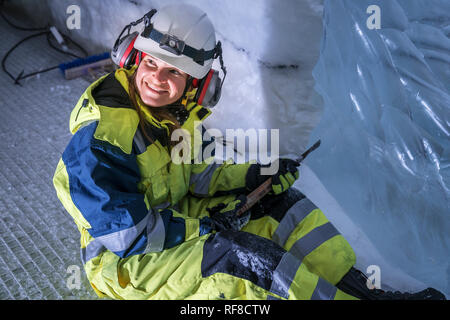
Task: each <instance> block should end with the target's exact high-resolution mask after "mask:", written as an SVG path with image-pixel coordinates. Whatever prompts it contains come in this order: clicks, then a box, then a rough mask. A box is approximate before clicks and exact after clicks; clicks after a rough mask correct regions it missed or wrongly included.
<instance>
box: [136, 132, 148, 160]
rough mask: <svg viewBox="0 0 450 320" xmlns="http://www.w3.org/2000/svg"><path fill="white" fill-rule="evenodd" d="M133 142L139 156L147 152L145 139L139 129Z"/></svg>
mask: <svg viewBox="0 0 450 320" xmlns="http://www.w3.org/2000/svg"><path fill="white" fill-rule="evenodd" d="M133 142H134V143H135V144H136V148H137V150H138V152H139V154H141V153H144V152H145V150H147V147H146V145H145V141H144V137H143V136H142V133H141V130H140V129H139V128H138V129H137V130H136V133H135V135H134V137H133Z"/></svg>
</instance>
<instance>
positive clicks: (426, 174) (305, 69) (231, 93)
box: [14, 0, 450, 295]
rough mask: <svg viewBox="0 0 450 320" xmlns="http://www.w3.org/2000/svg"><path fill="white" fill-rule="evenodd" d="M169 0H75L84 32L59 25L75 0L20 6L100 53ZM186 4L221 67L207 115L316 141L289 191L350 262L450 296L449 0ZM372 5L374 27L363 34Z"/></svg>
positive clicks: (19, 0)
mask: <svg viewBox="0 0 450 320" xmlns="http://www.w3.org/2000/svg"><path fill="white" fill-rule="evenodd" d="M173 2H178V1H176V0H170V1H168V0H153V1H145V0H132V1H131V0H130V1H126V0H109V1H107V3H106V2H104V1H99V0H97V1H91V0H79V1H77V2H76V5H78V6H79V7H80V9H81V29H79V30H77V29H74V30H68V29H67V26H66V19H67V18H68V16H69V14H67V13H66V10H67V8H68V7H69V6H70V5H72V4H73V3H72V1H71V0H57V1H56V0H53V1H52V0H45V1H44V0H40V1H39V4H37V3H32V2H29V1H26V0H15V1H14V5H16V6H20V7H21V10H23V13H24V15H25V14H26V15H28V16H30V17H31V18H32V19H34V21H35V24H37V25H42V24H43V23H44V21H46V19H49V21H51V22H52V23H53V24H55V25H56V26H57V27H58V29H59V30H61V31H63V32H64V33H66V34H68V35H70V36H71V37H72V38H73V39H74V40H76V41H78V42H80V43H81V44H83V45H84V46H85V47H86V48H89V53H90V54H98V53H101V52H103V51H107V50H109V48H111V46H112V45H113V43H114V41H115V39H116V37H117V36H118V34H119V33H120V31H121V30H122V28H123V27H124V26H125V25H126V24H128V23H129V22H130V21H133V20H136V19H138V18H140V17H141V16H142V15H143V14H144V13H146V12H147V11H149V10H150V9H151V8H153V7H155V8H157V9H158V8H160V7H161V6H162V5H163V4H168V3H173ZM185 2H186V3H192V4H194V5H197V6H199V7H201V8H202V9H203V10H204V11H205V12H206V13H207V14H208V16H209V17H210V18H211V20H212V21H213V24H214V25H215V27H216V29H217V40H220V41H221V42H222V46H223V51H224V62H225V65H226V67H227V71H228V74H227V78H226V81H225V85H224V88H223V92H222V98H221V100H220V102H219V104H218V105H217V106H216V107H214V109H213V115H212V116H211V117H210V118H208V119H207V120H206V122H205V123H206V125H207V126H208V127H209V128H217V129H219V130H220V131H221V132H223V133H225V131H226V129H238V128H241V129H243V130H247V129H279V136H280V146H279V152H280V154H281V155H283V156H294V155H299V154H300V153H301V152H303V151H304V150H305V149H306V148H307V147H308V146H310V145H311V144H312V143H314V142H315V141H316V140H317V139H319V138H320V139H322V145H321V147H320V148H319V149H318V150H316V151H315V152H314V153H312V154H311V155H310V156H309V158H308V159H307V160H306V161H305V163H304V164H303V165H302V166H301V172H300V179H299V181H297V183H296V184H295V187H297V188H299V189H300V190H301V191H302V192H303V193H304V194H305V195H307V196H308V197H309V198H310V199H311V200H312V201H313V202H314V203H315V204H316V205H317V206H318V207H320V208H321V209H322V210H323V211H324V213H325V214H326V215H327V217H328V218H329V220H331V221H332V222H333V224H334V225H335V226H336V227H337V228H338V229H339V230H340V231H341V233H343V234H344V236H345V237H346V238H347V239H348V241H349V242H350V244H351V245H352V246H353V248H354V249H355V252H356V254H357V257H358V261H357V267H358V268H359V269H360V270H362V271H364V272H365V271H366V269H367V267H368V266H370V265H377V266H380V269H381V272H382V279H381V281H382V285H383V286H384V287H387V288H394V289H398V290H403V291H415V290H418V289H421V288H424V287H426V286H433V287H436V288H438V289H440V290H442V291H443V292H445V293H446V294H447V295H449V294H450V285H449V281H450V280H449V278H450V275H449V273H450V266H449V260H448V256H449V237H448V233H449V225H448V221H449V220H448V218H447V219H446V215H448V212H449V210H448V203H449V191H448V168H449V166H448V155H449V153H448V146H449V144H448V124H449V120H448V114H449V112H448V106H449V105H450V104H449V103H448V102H449V101H448V90H449V85H450V81H448V78H449V75H450V71H449V67H448V61H449V60H448V52H449V50H448V49H449V44H448V41H449V40H448V35H449V33H450V29H449V16H448V12H450V10H449V9H450V8H448V1H447V2H446V1H445V0H434V1H425V0H414V1H400V0H392V1H381V0H373V1H366V0H364V1H359V0H358V1H356V0H354V1H349V0H343V1H335V2H333V1H325V9H324V3H323V2H322V1H321V0H301V1H299V0H283V1H277V0H260V1H242V0H239V1H238V0H227V1H221V2H217V1H213V0H189V1H185ZM372 4H377V5H378V6H380V7H381V17H382V23H381V26H382V29H380V30H370V31H373V32H369V31H368V30H367V28H366V24H365V23H366V19H367V17H368V16H369V15H368V14H367V13H366V8H367V7H368V6H369V5H372ZM324 10H325V13H326V15H325V18H326V19H325V20H324V21H323V19H322V14H323V11H324ZM323 35H326V37H325V38H322V37H323ZM321 41H323V42H322V47H321ZM319 57H320V59H319ZM214 68H216V69H217V70H220V67H219V64H218V62H217V61H216V62H215V64H214ZM313 70H314V72H313ZM400 71H401V72H400ZM30 81H32V80H30ZM50 91H51V92H53V93H58V94H60V95H66V93H70V88H68V87H67V86H66V85H65V84H59V85H56V86H53V87H51V88H50ZM73 99H75V100H74V103H75V102H76V99H78V97H74V98H73ZM411 119H413V120H411ZM65 138H66V139H68V138H69V137H68V136H67V137H65ZM59 140H61V139H59ZM251 157H252V156H251ZM384 287H383V288H384Z"/></svg>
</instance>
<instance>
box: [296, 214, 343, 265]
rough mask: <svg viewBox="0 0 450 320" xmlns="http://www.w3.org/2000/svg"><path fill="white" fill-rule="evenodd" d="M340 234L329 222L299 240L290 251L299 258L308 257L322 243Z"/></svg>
mask: <svg viewBox="0 0 450 320" xmlns="http://www.w3.org/2000/svg"><path fill="white" fill-rule="evenodd" d="M339 234H340V233H339V231H337V230H336V228H335V227H334V226H333V225H332V224H331V222H327V223H325V224H323V225H321V226H320V227H317V228H315V229H313V230H311V231H310V232H309V233H308V234H306V235H305V236H304V237H302V238H300V239H298V240H297V241H296V242H295V243H294V245H293V246H292V248H291V249H290V250H289V251H290V252H292V254H294V255H295V256H297V257H301V258H303V257H306V256H307V255H308V254H309V253H311V252H312V251H313V250H314V249H316V248H317V247H318V246H320V245H321V244H322V243H324V242H325V241H327V240H330V239H331V238H333V237H334V236H337V235H339Z"/></svg>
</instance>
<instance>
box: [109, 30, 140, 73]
mask: <svg viewBox="0 0 450 320" xmlns="http://www.w3.org/2000/svg"><path fill="white" fill-rule="evenodd" d="M138 35H139V33H138V32H133V33H132V34H129V35H127V36H125V37H124V38H122V39H120V40H119V43H118V45H116V46H115V47H114V49H113V50H112V51H111V59H112V60H113V61H114V63H115V64H117V65H118V66H119V67H121V68H125V69H129V68H131V67H132V66H133V64H134V62H135V57H136V54H137V50H136V49H134V42H135V41H136V38H137V37H138Z"/></svg>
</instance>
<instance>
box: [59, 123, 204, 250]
mask: <svg viewBox="0 0 450 320" xmlns="http://www.w3.org/2000/svg"><path fill="white" fill-rule="evenodd" d="M96 127H97V122H94V123H91V124H89V125H88V126H85V127H83V128H81V129H79V130H78V131H77V133H75V135H74V136H73V137H72V139H71V141H70V143H69V145H68V146H67V148H66V149H65V151H64V153H63V157H62V160H63V162H64V164H65V166H66V170H67V175H68V177H69V187H70V195H69V196H70V198H71V201H72V202H73V203H74V205H75V206H76V207H77V208H78V210H79V211H80V212H81V213H82V215H83V217H84V218H85V219H86V220H87V222H89V224H90V226H91V228H90V229H88V232H89V234H90V235H91V236H92V237H93V238H94V240H95V241H96V242H97V243H100V244H101V245H102V246H104V247H105V248H106V249H108V250H110V251H112V252H114V253H115V254H117V255H118V256H120V257H122V258H125V257H128V256H130V255H135V254H142V253H147V252H154V251H161V250H163V249H165V248H170V247H172V246H175V245H177V244H179V243H181V242H183V241H185V238H186V226H187V225H188V226H192V224H193V223H192V221H187V220H197V221H195V225H197V226H199V228H198V230H200V231H199V233H198V235H200V236H201V235H202V234H206V233H209V232H211V227H210V221H209V218H203V219H202V220H198V219H193V218H188V219H185V218H183V217H182V216H181V215H175V214H174V212H173V210H167V209H166V210H162V211H161V210H160V211H158V210H154V209H152V208H150V206H149V205H148V201H147V200H146V198H145V195H144V194H142V193H140V192H139V191H138V182H139V181H140V171H139V168H138V165H137V162H136V155H135V154H133V153H131V154H127V153H125V152H123V151H122V150H121V149H120V148H119V147H117V146H114V145H112V144H110V143H108V142H106V141H102V140H98V139H95V138H94V133H95V130H96ZM188 236H189V237H192V235H190V234H189V235H188Z"/></svg>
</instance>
